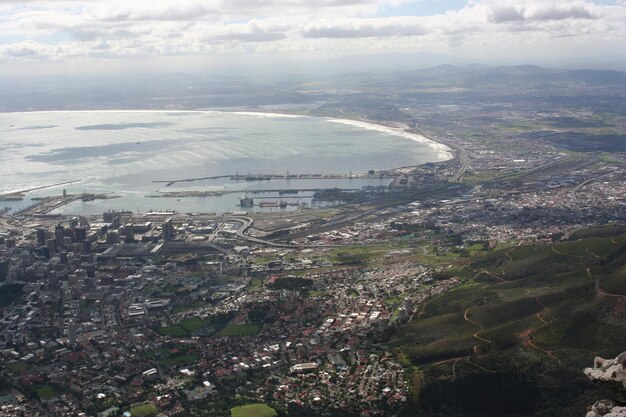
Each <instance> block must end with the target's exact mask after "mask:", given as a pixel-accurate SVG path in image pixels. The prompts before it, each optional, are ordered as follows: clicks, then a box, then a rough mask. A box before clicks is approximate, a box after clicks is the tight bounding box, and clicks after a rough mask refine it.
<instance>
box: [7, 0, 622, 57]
mask: <svg viewBox="0 0 626 417" xmlns="http://www.w3.org/2000/svg"><path fill="white" fill-rule="evenodd" d="M409 1H413V2H417V1H424V0H315V1H314V0H282V1H279V0H158V1H157V0H150V1H147V0H124V1H120V0H109V1H106V0H92V1H71V0H68V1H63V0H62V1H43V0H41V1H30V2H19V3H17V2H6V1H5V2H0V62H4V63H7V62H22V61H27V62H32V61H38V60H40V61H45V60H50V61H74V60H87V61H89V60H97V59H115V58H124V57H129V56H134V57H155V56H156V57H158V56H183V55H184V56H204V55H212V54H228V53H231V54H239V53H286V52H297V51H351V50H353V51H368V50H370V51H376V50H387V49H390V50H395V51H398V50H408V51H411V50H415V49H416V48H422V49H426V50H437V49H439V48H448V47H454V48H468V50H469V49H472V48H474V49H476V48H480V47H481V45H482V46H485V45H487V46H498V45H499V46H500V47H501V48H507V47H509V46H510V45H517V44H525V45H532V44H534V45H535V48H537V50H539V49H541V48H544V49H545V47H546V45H550V44H551V43H554V42H556V40H558V39H563V38H572V45H573V44H574V41H576V42H586V43H589V42H597V43H601V42H605V43H607V44H608V43H612V44H615V45H622V46H624V44H625V43H626V3H625V2H621V3H617V4H615V5H613V6H607V5H599V4H595V3H593V2H592V1H590V0H572V1H567V2H564V1H558V0H542V1H540V0H470V1H469V2H468V4H467V5H466V6H465V7H464V8H462V9H460V10H451V11H448V12H446V13H441V14H435V15H431V16H395V17H381V16H379V14H378V13H379V12H380V11H381V10H382V9H383V8H384V9H385V10H393V7H394V6H397V5H399V4H402V3H406V2H409ZM559 45H561V43H559ZM574 48H575V47H574V46H573V47H572V49H574ZM531 49H532V48H531Z"/></svg>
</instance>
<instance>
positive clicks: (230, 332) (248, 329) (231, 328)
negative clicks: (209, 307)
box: [219, 323, 261, 336]
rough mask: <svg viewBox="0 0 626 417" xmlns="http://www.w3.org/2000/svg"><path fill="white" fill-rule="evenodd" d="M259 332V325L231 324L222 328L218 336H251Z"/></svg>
mask: <svg viewBox="0 0 626 417" xmlns="http://www.w3.org/2000/svg"><path fill="white" fill-rule="evenodd" d="M259 330H261V325H260V324H235V323H231V324H229V325H228V326H226V327H224V328H223V329H222V331H221V332H220V333H219V335H220V336H252V335H255V334H257V333H258V332H259Z"/></svg>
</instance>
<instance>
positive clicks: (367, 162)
mask: <svg viewBox="0 0 626 417" xmlns="http://www.w3.org/2000/svg"><path fill="white" fill-rule="evenodd" d="M0 147H1V152H0V174H1V175H0V176H1V178H2V182H1V183H0V190H1V191H2V192H8V191H17V190H25V189H31V188H35V187H39V186H44V185H49V184H54V183H60V182H66V181H74V180H79V181H78V182H75V183H73V184H70V185H65V186H58V187H51V188H45V189H40V190H35V191H31V192H29V193H28V194H27V197H26V198H25V199H24V200H22V201H17V202H7V201H3V202H0V206H2V207H4V206H10V207H12V208H13V209H14V210H17V209H20V208H23V207H25V206H28V205H30V204H32V203H33V201H32V200H31V198H33V197H41V196H47V195H58V194H61V193H62V191H63V189H66V190H67V192H68V193H82V192H85V191H86V192H88V193H108V192H114V193H116V195H119V196H121V197H120V198H116V199H111V200H96V201H88V202H83V201H76V202H73V203H71V204H68V205H66V206H64V207H62V208H60V209H57V211H56V212H59V213H72V214H97V213H101V212H103V211H106V210H109V209H117V210H121V209H126V210H131V211H141V212H144V211H148V210H150V209H154V210H164V209H169V210H176V211H179V212H212V211H228V210H236V209H238V206H237V204H238V201H239V197H240V196H242V195H244V194H245V192H246V190H248V191H252V190H254V189H285V188H319V187H324V188H331V187H342V188H361V187H362V186H364V185H387V184H388V182H389V181H388V180H380V179H369V180H356V179H353V180H347V179H346V180H284V179H283V180H272V181H260V182H250V181H239V182H237V181H231V180H229V179H219V180H210V181H209V180H205V181H197V182H182V183H176V184H174V185H172V186H169V187H166V186H165V184H163V183H154V182H153V181H155V180H177V179H184V178H197V177H205V176H218V175H230V174H236V173H239V174H248V173H250V174H259V173H263V174H285V173H288V172H289V173H323V172H326V173H349V172H350V171H352V172H354V173H356V172H367V171H368V170H371V169H373V170H380V169H387V168H395V167H400V166H410V165H417V164H422V163H426V162H436V161H441V160H444V159H447V158H449V154H448V152H447V150H448V149H447V148H446V147H445V146H442V145H439V144H436V143H434V142H430V141H428V140H426V139H425V138H422V137H420V136H416V135H409V134H407V133H404V132H401V131H396V130H393V129H389V128H385V127H382V126H377V125H370V124H366V123H360V122H350V121H342V120H337V119H328V118H318V117H307V116H287V115H272V114H261V113H241V112H240V113H233V112H216V111H194V112H188V111H71V112H31V113H2V114H0ZM181 190H213V191H218V190H219V191H224V190H233V191H237V192H235V193H232V194H227V195H224V196H221V197H184V198H180V199H178V198H150V197H148V196H154V195H158V194H159V192H160V191H181ZM310 194H312V193H306V192H303V193H301V194H299V195H291V196H292V197H294V196H297V197H300V198H296V199H290V202H295V201H303V202H310V201H309V200H308V199H307V198H306V195H310ZM254 197H255V200H256V201H259V200H277V199H278V194H264V195H263V197H261V196H259V197H257V196H254ZM274 210H277V209H274Z"/></svg>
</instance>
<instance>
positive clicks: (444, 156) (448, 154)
mask: <svg viewBox="0 0 626 417" xmlns="http://www.w3.org/2000/svg"><path fill="white" fill-rule="evenodd" d="M11 113H15V114H21V113H164V114H167V113H199V114H216V113H231V114H239V115H242V116H258V117H270V118H294V119H295V118H298V117H314V118H319V119H324V120H327V121H329V122H332V123H340V124H343V125H348V126H353V127H358V128H361V129H366V130H373V131H377V132H379V133H384V134H387V135H393V136H397V137H402V138H405V139H408V140H412V141H414V142H418V143H421V144H423V145H427V146H429V147H430V148H431V149H433V150H435V151H437V156H438V160H437V161H432V163H439V162H446V161H450V160H453V159H455V158H456V155H455V154H456V152H457V150H455V149H454V148H453V147H451V146H449V144H447V143H444V142H442V141H439V140H435V139H432V138H429V137H426V136H424V135H423V134H420V133H413V132H410V131H409V127H408V126H406V128H401V127H395V126H388V125H384V124H381V123H378V122H375V121H366V120H362V119H349V118H339V117H329V116H321V115H309V114H300V113H279V112H272V111H255V110H243V109H237V110H227V109H194V110H183V109H173V110H167V109H144V110H142V109H132V110H124V109H119V110H113V109H102V110H35V111H24V112H4V114H11ZM397 168H400V167H397Z"/></svg>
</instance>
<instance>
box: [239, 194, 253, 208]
mask: <svg viewBox="0 0 626 417" xmlns="http://www.w3.org/2000/svg"><path fill="white" fill-rule="evenodd" d="M252 206H254V199H253V198H252V197H248V194H246V196H245V197H239V207H252Z"/></svg>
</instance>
